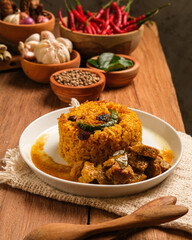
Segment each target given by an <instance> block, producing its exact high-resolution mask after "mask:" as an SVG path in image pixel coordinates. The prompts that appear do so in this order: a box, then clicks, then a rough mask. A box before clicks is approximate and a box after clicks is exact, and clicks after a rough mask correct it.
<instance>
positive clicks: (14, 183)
mask: <svg viewBox="0 0 192 240" xmlns="http://www.w3.org/2000/svg"><path fill="white" fill-rule="evenodd" d="M178 134H179V136H180V137H181V139H182V142H183V147H184V152H183V157H182V160H181V162H180V163H179V165H178V166H177V168H176V169H175V170H174V172H173V173H172V174H171V175H170V176H169V177H168V178H167V179H166V180H164V181H163V182H162V183H161V184H159V185H158V186H156V187H154V188H152V189H150V190H148V191H145V192H142V193H139V194H135V195H132V196H126V197H120V198H110V199H109V198H107V199H106V198H87V197H82V196H75V195H72V194H68V193H65V192H61V191H59V190H57V189H55V188H53V187H51V186H49V185H47V184H46V183H44V182H43V181H41V180H40V179H39V178H38V177H37V176H36V175H35V174H34V173H33V172H32V171H31V169H30V168H29V167H28V165H27V164H26V163H25V162H24V160H23V159H22V157H21V155H20V152H19V149H18V148H15V149H9V150H8V151H7V152H6V155H5V157H4V159H3V161H4V163H5V167H4V168H3V170H2V171H0V183H6V184H8V185H10V186H11V187H13V188H19V189H22V190H23V191H27V192H30V193H33V194H38V195H41V196H44V197H48V198H52V199H56V200H59V201H65V202H71V203H74V204H79V205H85V206H91V207H95V208H100V209H103V210H106V211H108V212H112V213H115V214H117V215H120V216H123V215H126V214H130V213H131V212H133V211H134V210H136V209H137V208H138V207H140V206H142V205H143V204H145V203H147V202H149V201H151V200H153V199H155V198H158V197H162V196H167V195H172V196H175V197H176V198H177V199H178V200H177V203H178V204H181V205H184V206H186V207H188V208H189V212H188V213H187V214H186V215H185V216H183V217H182V218H179V219H178V220H175V221H172V222H170V223H167V224H164V225H163V226H164V227H171V228H177V229H181V230H185V231H188V232H192V211H191V210H190V208H191V207H192V137H191V136H189V135H187V134H185V133H181V132H178Z"/></svg>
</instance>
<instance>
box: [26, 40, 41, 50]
mask: <svg viewBox="0 0 192 240" xmlns="http://www.w3.org/2000/svg"><path fill="white" fill-rule="evenodd" d="M38 44H39V42H38V41H29V42H25V43H24V47H25V48H27V49H28V50H29V51H34V49H35V47H36V46H37V45H38Z"/></svg>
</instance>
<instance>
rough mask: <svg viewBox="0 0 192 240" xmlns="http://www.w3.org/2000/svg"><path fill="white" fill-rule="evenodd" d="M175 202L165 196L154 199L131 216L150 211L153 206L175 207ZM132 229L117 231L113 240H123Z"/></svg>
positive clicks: (172, 197) (174, 198)
mask: <svg viewBox="0 0 192 240" xmlns="http://www.w3.org/2000/svg"><path fill="white" fill-rule="evenodd" d="M176 202H177V198H176V197H174V196H165V197H160V198H156V199H154V200H152V201H150V202H148V203H146V204H144V205H143V206H141V207H140V208H138V209H137V210H136V211H134V212H133V213H131V214H135V213H137V214H138V213H140V212H141V213H142V211H143V210H147V209H150V208H151V207H154V206H163V205H175V204H176ZM132 230H133V229H126V230H121V231H118V233H117V234H116V237H115V238H113V240H115V239H125V236H127V235H128V234H130V233H131V232H132Z"/></svg>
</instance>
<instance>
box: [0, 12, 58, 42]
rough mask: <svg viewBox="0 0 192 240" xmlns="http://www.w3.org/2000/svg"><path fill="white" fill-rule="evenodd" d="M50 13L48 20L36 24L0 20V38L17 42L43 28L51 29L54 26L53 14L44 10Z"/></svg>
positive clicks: (4, 40) (3, 40)
mask: <svg viewBox="0 0 192 240" xmlns="http://www.w3.org/2000/svg"><path fill="white" fill-rule="evenodd" d="M44 12H45V13H46V14H48V15H50V20H49V21H48V22H46V23H36V24H18V25H17V24H12V23H7V22H3V21H1V20H0V39H1V41H2V42H5V43H19V41H23V42H24V41H25V39H26V38H28V37H29V36H30V35H31V34H33V33H41V31H43V30H48V31H51V32H52V31H53V29H54V26H55V16H54V15H53V14H52V13H51V12H48V11H44Z"/></svg>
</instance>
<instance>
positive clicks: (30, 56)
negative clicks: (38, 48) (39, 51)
mask: <svg viewBox="0 0 192 240" xmlns="http://www.w3.org/2000/svg"><path fill="white" fill-rule="evenodd" d="M23 57H24V58H25V59H27V60H30V61H31V60H35V54H34V52H32V51H28V50H27V49H26V50H25V51H24V56H23Z"/></svg>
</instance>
